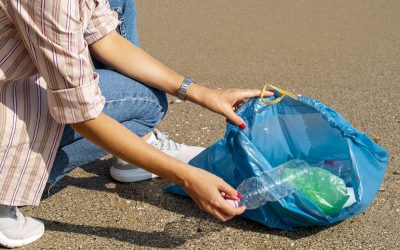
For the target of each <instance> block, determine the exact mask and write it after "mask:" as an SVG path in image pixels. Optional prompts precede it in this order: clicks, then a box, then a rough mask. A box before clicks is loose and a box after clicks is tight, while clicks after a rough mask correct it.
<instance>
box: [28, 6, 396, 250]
mask: <svg viewBox="0 0 400 250" xmlns="http://www.w3.org/2000/svg"><path fill="white" fill-rule="evenodd" d="M138 11H139V32H140V38H141V41H142V45H143V46H144V48H145V49H147V50H148V51H149V52H150V53H152V54H153V55H154V56H156V57H158V58H159V59H161V60H162V61H163V62H165V63H166V64H167V65H169V66H171V67H172V68H174V69H175V70H177V71H178V72H181V73H183V74H190V75H193V76H195V77H196V79H197V80H198V81H199V82H201V83H202V84H204V85H207V86H212V87H217V86H218V87H228V86H234V87H254V88H261V87H262V85H263V83H264V82H265V81H270V82H273V83H275V84H277V85H279V86H282V87H284V88H287V89H289V90H292V91H294V92H296V93H299V94H303V95H306V96H310V97H313V98H316V99H320V100H321V101H323V102H325V103H327V104H328V105H330V106H332V107H334V108H335V109H337V110H338V111H339V112H340V113H342V114H343V115H344V116H345V117H346V118H348V119H349V120H350V121H351V122H352V123H353V124H354V125H355V126H356V127H357V128H359V129H361V130H363V131H365V132H366V133H367V134H369V135H370V136H376V137H380V138H381V144H382V145H384V146H385V147H387V148H388V149H389V151H390V153H391V160H390V164H389V167H388V171H387V174H386V178H385V181H384V184H383V186H382V188H381V190H380V192H379V194H378V196H377V198H376V199H375V202H374V203H373V205H372V207H371V208H370V209H369V210H368V211H367V212H365V213H364V214H362V215H360V216H358V217H356V218H352V219H349V220H347V221H345V222H343V223H340V224H338V225H335V226H333V227H330V228H319V229H311V230H305V231H299V232H296V233H286V232H280V231H276V230H271V229H268V228H265V227H263V226H260V225H257V224H255V223H252V222H249V221H244V220H241V219H235V220H233V221H230V222H228V223H221V222H218V221H216V220H214V219H212V218H211V217H210V216H208V215H206V214H204V213H203V212H201V211H199V210H198V209H197V208H196V207H195V205H194V204H193V203H192V202H191V201H190V200H188V199H183V198H179V197H176V196H173V195H170V194H167V193H165V192H164V191H163V188H164V187H165V185H166V182H164V181H162V180H155V181H148V182H143V183H138V184H129V185H123V184H118V183H115V182H113V181H112V180H111V179H110V177H109V175H108V168H109V165H110V162H109V161H108V160H103V161H98V162H95V163H93V164H89V165H87V166H84V167H83V168H79V169H77V170H76V171H74V172H72V173H71V174H70V175H69V176H68V177H67V178H66V179H65V180H63V181H62V182H60V184H59V186H57V187H55V188H53V189H52V190H51V193H52V195H51V196H50V197H47V198H46V197H43V201H42V203H41V206H40V207H38V208H34V209H33V208H24V209H23V211H24V212H25V213H26V214H29V215H32V216H36V217H38V218H40V219H42V220H44V221H45V223H46V227H47V232H46V234H45V236H44V237H43V238H42V239H41V240H40V241H38V242H37V243H35V244H33V245H32V246H31V248H62V249H65V248H68V247H69V248H72V249H75V248H79V247H82V248H112V249H115V248H162V247H164V248H168V247H169V248H175V247H177V248H203V249H210V248H237V249H244V248H309V249H311V248H312V249H321V248H338V249H344V248H351V249H353V248H366V249H368V248H369V249H372V248H373V249H379V248H386V249H391V248H392V249H394V248H397V249H398V248H399V247H400V245H399V244H400V243H399V239H400V236H399V234H400V198H399V197H400V191H399V190H400V189H399V188H398V187H399V184H400V175H399V171H400V170H399V165H400V113H399V109H400V61H399V58H400V33H399V32H398V30H399V29H400V2H399V1H396V0H393V1H390V0H387V1H373V0H368V1H367V0H362V1H361V0H360V1H358V0H357V1H356V0H353V1H342V0H335V1H333V0H332V1H319V0H313V1H311V0H300V1H283V0H282V1H269V0H268V1H267V0H257V1H256V0H252V1H250V0H245V1H244V0H241V1H239V0H234V1H232V0H191V1H177V0H147V1H142V0H139V2H138ZM224 127H225V124H224V119H223V118H221V117H218V116H216V115H214V114H211V113H210V112H207V111H206V110H203V109H201V108H199V107H196V106H195V105H193V104H189V103H184V104H174V105H171V107H170V113H169V115H168V116H167V118H166V120H165V122H164V123H163V124H162V126H161V128H162V129H163V130H166V131H169V132H170V134H171V136H172V137H173V139H176V140H177V141H181V142H185V143H188V144H195V145H203V146H206V145H210V144H212V143H213V142H214V141H215V140H217V139H218V138H221V137H222V135H223V132H224Z"/></svg>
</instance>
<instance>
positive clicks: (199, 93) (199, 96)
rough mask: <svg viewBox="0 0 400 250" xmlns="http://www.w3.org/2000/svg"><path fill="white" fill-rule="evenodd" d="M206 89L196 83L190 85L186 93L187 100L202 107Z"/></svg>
mask: <svg viewBox="0 0 400 250" xmlns="http://www.w3.org/2000/svg"><path fill="white" fill-rule="evenodd" d="M207 90H208V88H206V87H203V86H201V85H199V84H197V83H192V84H191V85H190V87H189V89H188V92H187V97H186V98H187V100H189V101H191V102H193V103H196V104H199V105H201V106H203V105H202V101H203V99H204V97H205V96H206V95H207Z"/></svg>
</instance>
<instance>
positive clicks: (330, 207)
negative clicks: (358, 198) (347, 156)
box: [282, 160, 350, 215]
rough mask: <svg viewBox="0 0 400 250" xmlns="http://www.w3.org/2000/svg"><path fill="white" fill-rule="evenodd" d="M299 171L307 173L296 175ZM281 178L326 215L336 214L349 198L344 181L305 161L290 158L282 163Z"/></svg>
mask: <svg viewBox="0 0 400 250" xmlns="http://www.w3.org/2000/svg"><path fill="white" fill-rule="evenodd" d="M299 171H303V172H306V173H307V174H302V175H298V174H296V173H298V172H299ZM282 178H283V179H286V178H287V179H288V180H289V182H290V183H291V184H292V185H293V186H294V187H295V188H296V189H297V190H299V191H300V192H302V193H303V194H304V195H305V196H306V197H307V198H308V199H310V200H311V201H312V202H313V203H314V204H315V205H317V206H318V207H319V208H320V209H321V210H322V211H323V212H324V213H325V214H326V215H336V214H338V213H339V212H340V210H341V209H342V207H343V205H344V204H345V203H346V201H347V200H348V199H349V197H350V196H349V195H348V194H347V189H346V184H345V182H344V181H343V180H342V179H341V178H339V177H338V176H336V175H334V174H332V173H330V172H329V171H327V170H325V169H322V168H319V167H311V166H310V165H308V164H307V163H306V162H305V161H302V160H291V161H289V162H287V163H285V164H284V167H283V174H282Z"/></svg>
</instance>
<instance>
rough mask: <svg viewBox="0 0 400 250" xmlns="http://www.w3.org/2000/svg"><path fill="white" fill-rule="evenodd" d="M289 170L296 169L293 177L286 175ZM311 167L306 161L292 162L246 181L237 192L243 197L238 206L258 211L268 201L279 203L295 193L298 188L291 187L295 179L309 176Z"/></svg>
mask: <svg viewBox="0 0 400 250" xmlns="http://www.w3.org/2000/svg"><path fill="white" fill-rule="evenodd" d="M287 168H294V169H295V171H291V173H294V174H291V175H285V174H284V172H285V170H287ZM310 172H311V167H310V165H308V164H307V163H306V162H305V161H302V160H291V161H289V162H287V163H285V164H282V165H279V166H278V167H276V168H274V169H271V170H269V171H266V172H263V174H262V175H260V176H257V177H251V178H248V179H246V180H244V181H243V182H242V183H241V184H240V185H239V187H238V188H237V191H238V192H240V193H241V194H242V195H243V198H242V199H240V201H239V202H238V205H239V206H241V205H245V206H246V208H247V209H256V208H258V207H260V206H262V205H264V204H265V203H267V202H268V201H277V200H280V199H282V198H284V197H286V196H288V195H291V194H292V193H294V192H295V190H296V188H295V187H293V186H292V185H291V182H292V181H293V180H294V179H295V178H299V177H301V176H303V175H307V174H309V173H310Z"/></svg>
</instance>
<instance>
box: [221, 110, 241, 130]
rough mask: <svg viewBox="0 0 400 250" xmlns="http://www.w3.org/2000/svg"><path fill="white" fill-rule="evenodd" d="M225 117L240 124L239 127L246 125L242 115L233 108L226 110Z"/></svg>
mask: <svg viewBox="0 0 400 250" xmlns="http://www.w3.org/2000/svg"><path fill="white" fill-rule="evenodd" d="M225 117H226V118H227V119H228V120H229V121H230V122H232V123H233V124H235V125H237V126H239V127H240V128H242V129H243V128H245V127H246V124H245V123H244V121H243V119H242V118H241V117H240V116H238V115H237V114H236V113H235V111H233V110H232V109H228V110H227V111H226V112H225Z"/></svg>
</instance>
